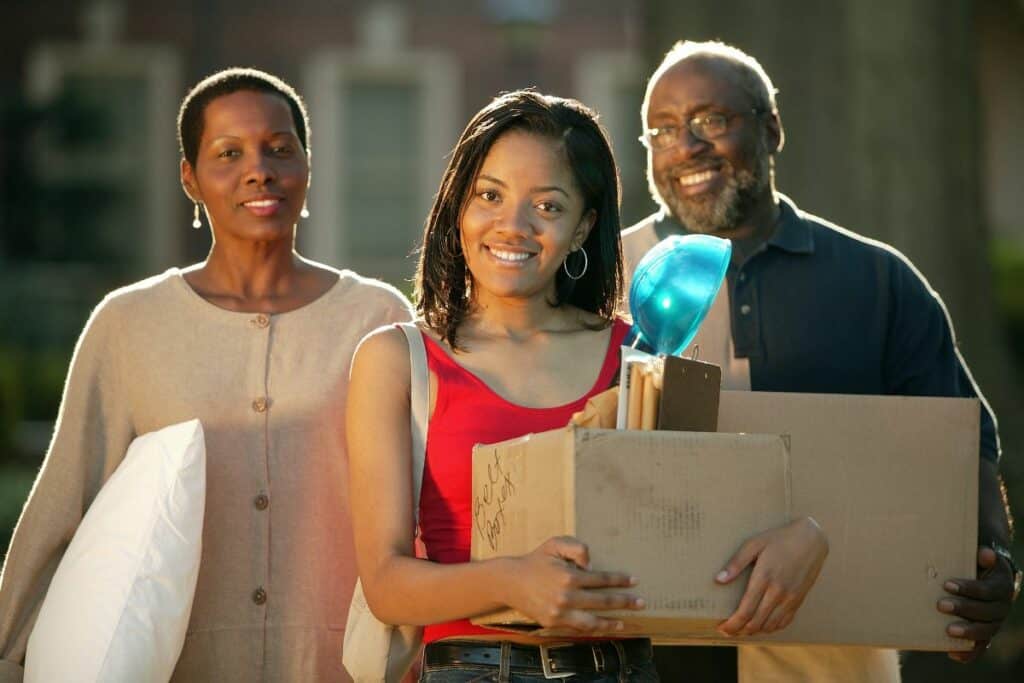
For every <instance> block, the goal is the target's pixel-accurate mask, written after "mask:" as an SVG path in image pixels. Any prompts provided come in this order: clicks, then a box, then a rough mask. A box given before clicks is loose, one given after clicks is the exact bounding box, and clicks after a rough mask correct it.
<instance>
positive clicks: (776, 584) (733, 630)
mask: <svg viewBox="0 0 1024 683" xmlns="http://www.w3.org/2000/svg"><path fill="white" fill-rule="evenodd" d="M827 555H828V540H827V539H826V538H825V532H823V531H822V530H821V527H819V526H818V523H817V522H815V521H814V519H812V518H811V517H804V518H802V519H798V520H796V521H794V522H791V523H790V524H787V525H786V526H783V527H778V528H776V529H770V530H768V531H765V532H762V533H760V534H758V535H757V536H754V537H753V538H751V539H749V540H748V541H747V542H746V543H744V544H743V545H742V546H741V547H740V549H739V550H738V551H736V554H735V555H733V556H732V558H731V559H730V560H729V562H728V564H726V566H725V569H723V570H722V571H721V572H719V574H718V576H716V577H715V581H717V582H718V583H730V582H731V581H733V580H735V579H736V577H737V576H739V575H740V572H742V571H743V570H744V569H745V568H746V567H747V566H748V565H750V564H753V565H754V566H753V569H752V570H751V572H750V580H749V581H747V590H746V591H744V593H743V598H742V599H741V600H740V604H739V607H737V608H736V611H735V612H733V614H732V616H730V617H729V618H728V619H726V620H725V621H723V622H722V623H721V624H719V625H718V631H719V633H721V634H722V635H726V636H735V635H741V636H752V635H754V634H756V633H772V632H773V631H778V630H779V629H783V628H786V627H787V626H789V623H790V622H791V621H793V617H794V616H796V611H797V609H798V608H799V607H800V605H801V604H802V603H803V601H804V598H805V597H807V592H808V591H810V590H811V586H812V585H814V580H815V579H817V578H818V573H819V572H820V571H821V565H822V564H824V562H825V557H826V556H827Z"/></svg>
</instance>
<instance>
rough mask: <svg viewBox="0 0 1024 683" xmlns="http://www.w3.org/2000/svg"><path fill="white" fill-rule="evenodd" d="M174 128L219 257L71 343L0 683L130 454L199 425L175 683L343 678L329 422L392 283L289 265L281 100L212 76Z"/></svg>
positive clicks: (10, 596) (19, 555)
mask: <svg viewBox="0 0 1024 683" xmlns="http://www.w3.org/2000/svg"><path fill="white" fill-rule="evenodd" d="M178 134H179V139H180V141H181V150H182V161H181V181H182V185H183V187H184V190H185V192H186V193H187V195H188V198H189V199H190V200H192V201H193V202H195V203H196V205H195V218H196V221H198V220H199V210H200V207H202V208H204V209H205V213H206V218H207V219H208V222H209V226H210V230H211V231H212V234H213V246H212V248H211V250H210V254H209V256H208V257H207V258H206V260H205V261H204V262H202V263H199V264H196V265H193V266H191V267H188V268H185V269H181V270H179V269H177V268H172V269H171V270H168V271H167V272H165V273H163V274H162V275H157V276H155V277H152V278H150V279H148V280H144V281H142V282H139V283H136V284H134V285H130V286H128V287H125V288H123V289H120V290H118V291H116V292H113V293H112V294H110V295H109V296H108V297H107V298H106V299H105V300H104V301H103V303H101V304H100V305H99V306H98V307H97V309H96V310H95V311H94V312H93V315H92V317H91V318H90V320H89V323H88V324H87V325H86V328H85V331H84V332H83V333H82V337H81V340H80V341H79V343H78V346H77V348H76V350H75V355H74V359H73V360H72V364H71V370H70V373H69V376H68V381H67V384H66V386H65V389H64V397H63V401H62V404H61V410H60V418H59V421H58V423H57V431H56V434H55V435H54V439H53V443H52V444H51V446H50V450H49V452H48V454H47V456H46V460H45V462H44V464H43V468H42V470H41V472H40V475H39V479H38V481H37V482H36V485H35V487H34V488H33V490H32V494H31V496H30V498H29V501H28V503H27V504H26V506H25V510H24V512H23V513H22V516H21V520H20V521H19V523H18V527H17V530H16V531H15V534H14V539H13V541H12V543H11V548H10V552H9V554H8V555H7V559H6V563H5V565H4V570H3V579H2V584H0V656H2V660H0V681H7V680H11V681H14V680H21V664H22V661H23V658H24V655H25V644H26V639H27V637H28V634H29V632H30V631H31V629H32V625H33V622H34V619H35V614H36V611H37V609H38V606H39V604H40V601H41V600H42V597H43V595H44V594H45V593H46V588H47V586H48V585H49V582H50V578H51V577H52V575H53V571H54V569H55V567H56V565H57V562H58V561H59V560H60V557H61V555H62V553H63V552H64V549H65V548H66V547H67V542H68V539H70V538H71V536H72V535H73V534H74V532H75V529H76V528H77V525H78V523H79V522H80V520H81V518H82V515H83V514H84V512H85V510H86V509H87V508H88V507H89V505H90V503H91V502H92V500H93V499H94V498H95V496H96V493H97V492H98V491H99V489H100V487H101V486H102V485H103V483H104V481H105V480H106V478H107V477H108V476H110V473H111V472H112V471H113V470H114V469H115V468H116V467H117V465H118V464H119V463H120V462H121V459H122V458H123V456H124V454H125V450H126V448H127V446H128V444H129V442H130V441H131V440H132V439H133V438H134V437H135V436H137V435H140V434H143V433H146V432H150V431H153V430H156V429H160V428H162V427H165V426H167V425H170V424H174V423H176V422H181V421H183V420H187V419H191V418H196V417H198V418H199V419H200V420H201V421H202V423H203V427H204V431H205V435H206V453H207V495H206V513H205V519H204V524H203V550H202V560H201V566H200V570H199V580H198V585H197V587H196V593H195V599H194V602H193V606H192V613H191V619H190V622H189V626H188V635H187V638H186V641H185V645H184V648H183V650H182V653H181V657H180V658H179V660H178V665H177V669H176V670H175V672H174V676H173V679H172V680H174V681H188V682H189V683H195V682H197V681H211V682H213V681H216V682H217V683H223V682H225V681H344V680H347V677H346V676H345V675H344V673H343V672H342V671H341V666H340V654H341V646H342V638H343V632H344V626H345V618H346V608H347V606H348V604H349V600H350V598H351V594H352V587H353V584H354V583H355V575H356V570H355V563H354V561H353V559H352V554H353V551H352V548H351V543H350V541H349V539H350V537H351V533H350V530H349V516H348V512H347V509H348V505H347V503H348V501H347V491H346V489H345V478H346V470H345V463H346V459H345V457H344V456H345V454H344V439H343V435H341V434H339V433H338V432H337V429H336V428H335V427H334V425H336V424H337V422H338V420H340V419H341V414H342V410H343V409H344V405H343V404H344V397H345V391H346V385H347V380H348V372H349V364H350V361H351V358H352V353H353V351H354V349H355V346H356V343H357V342H358V341H359V339H361V338H362V337H363V336H364V335H365V334H366V333H367V332H368V331H370V330H372V329H374V328H376V327H378V326H379V325H382V324H387V323H389V322H394V321H400V320H408V319H409V318H410V317H411V311H410V310H409V309H408V304H407V303H406V302H405V300H404V298H403V297H402V296H401V295H400V294H399V293H398V292H396V291H395V290H394V289H392V288H390V287H387V286H385V285H382V284H381V283H378V282H374V281H372V280H367V279H365V278H361V277H359V276H357V275H355V274H354V273H352V272H349V271H337V270H334V269H331V268H328V267H326V266H322V265H320V264H317V263H314V262H312V261H308V260H306V259H304V258H302V257H301V256H299V254H297V253H296V252H295V250H294V244H295V231H296V224H297V223H298V222H299V219H300V214H301V212H302V209H303V205H304V203H305V200H306V189H307V186H308V184H309V172H310V171H309V147H308V142H309V123H308V119H307V116H306V110H305V107H304V106H303V104H302V100H301V99H300V98H299V96H298V95H297V94H296V93H295V91H294V90H292V88H291V87H289V86H288V85H287V84H285V83H284V82H282V81H281V80H280V79H277V78H275V77H274V76H271V75H269V74H265V73H262V72H258V71H254V70H248V69H229V70H227V71H222V72H220V73H217V74H214V75H213V76H211V77H209V78H207V79H205V80H203V81H202V82H200V83H199V84H198V85H196V86H195V88H193V89H192V91H191V92H190V93H189V94H188V96H187V97H186V98H185V100H184V102H183V103H182V105H181V110H180V114H179V128H178ZM182 228H183V229H189V228H187V227H186V226H182Z"/></svg>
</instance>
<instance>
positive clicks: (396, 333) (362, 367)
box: [352, 325, 409, 384]
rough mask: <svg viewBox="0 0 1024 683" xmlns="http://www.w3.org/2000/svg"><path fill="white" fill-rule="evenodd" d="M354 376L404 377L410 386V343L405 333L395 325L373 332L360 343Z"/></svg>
mask: <svg viewBox="0 0 1024 683" xmlns="http://www.w3.org/2000/svg"><path fill="white" fill-rule="evenodd" d="M352 365H353V369H352V374H353V377H355V376H356V375H357V373H358V374H360V375H362V374H368V375H372V376H376V377H378V378H385V377H393V376H399V375H400V376H402V377H404V378H406V384H408V377H409V343H408V341H407V340H406V338H405V333H404V332H402V330H400V329H399V328H398V327H396V326H394V325H384V326H382V327H378V328H377V329H375V330H373V331H372V332H370V333H369V334H367V335H366V336H365V337H363V339H362V341H360V342H359V346H358V347H357V348H356V353H355V358H354V359H353V361H352Z"/></svg>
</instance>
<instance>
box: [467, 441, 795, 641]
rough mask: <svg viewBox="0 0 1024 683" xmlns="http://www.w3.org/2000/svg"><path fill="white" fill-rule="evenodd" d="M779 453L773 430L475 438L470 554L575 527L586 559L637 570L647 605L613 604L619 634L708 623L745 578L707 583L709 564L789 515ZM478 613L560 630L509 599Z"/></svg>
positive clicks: (513, 551)
mask: <svg viewBox="0 0 1024 683" xmlns="http://www.w3.org/2000/svg"><path fill="white" fill-rule="evenodd" d="M788 453H789V449H788V445H787V443H786V439H785V438H784V437H780V436H777V435H740V434H714V433H704V434H699V433H689V432H662V431H646V432H645V431H625V430H596V429H581V428H574V427H567V428H565V429H560V430H554V431H551V432H545V433H542V434H532V435H529V436H525V437H522V438H520V439H515V440H512V441H506V442H503V443H500V444H496V445H491V446H477V447H476V448H474V450H473V491H474V493H473V496H474V503H473V543H472V557H473V559H486V558H489V557H499V556H505V555H520V554H524V553H528V552H530V551H532V550H534V549H535V548H536V547H537V546H539V545H540V544H541V543H543V542H544V541H545V540H547V539H548V538H551V537H552V536H561V535H571V536H577V537H578V538H580V539H583V540H584V541H585V542H586V543H587V546H588V548H589V550H590V557H591V565H592V566H593V567H594V568H596V569H606V570H616V571H627V572H630V573H632V574H634V575H635V576H637V578H638V580H639V582H640V584H639V586H638V587H637V590H638V592H640V593H641V594H642V595H643V596H644V598H645V599H646V601H647V604H648V606H647V609H646V610H644V611H642V612H636V611H630V610H623V611H617V612H611V614H615V615H616V616H618V617H620V618H621V619H623V620H624V621H625V623H626V629H625V633H626V634H630V633H632V634H651V633H659V634H664V635H666V636H672V637H678V636H685V635H691V634H707V633H710V632H713V630H714V627H715V625H717V624H718V623H719V622H720V621H721V620H722V619H724V618H726V617H727V616H728V615H729V614H731V613H732V612H733V610H734V609H735V607H736V605H737V604H738V603H739V599H740V596H741V594H742V589H743V585H744V584H745V582H744V581H740V582H738V583H735V584H734V585H731V586H717V585H715V583H714V576H715V574H717V573H718V572H719V571H720V570H721V569H722V567H723V566H724V565H725V563H726V562H727V561H728V559H729V558H730V557H731V556H732V554H733V553H734V552H735V551H736V550H737V549H738V548H739V546H740V544H741V543H742V542H743V540H744V539H746V538H747V537H749V536H751V535H753V534H755V533H757V532H759V531H761V530H763V529H766V528H771V527H774V526H778V525H780V524H784V523H785V522H786V521H787V520H788V519H789V507H790V504H789V498H790V493H789V467H788V458H789V455H788ZM726 482H728V486H729V490H728V495H722V491H723V486H724V485H725V484H726ZM486 621H487V622H488V623H495V622H499V623H502V624H504V625H506V626H508V627H512V628H521V629H522V630H525V631H530V632H536V633H538V634H549V635H559V634H564V632H559V631H537V630H536V626H535V625H533V624H531V622H530V620H529V619H527V618H526V617H525V616H524V615H522V614H518V613H516V612H513V611H507V612H502V613H501V614H499V615H491V617H490V618H489V619H486ZM620 635H621V634H620Z"/></svg>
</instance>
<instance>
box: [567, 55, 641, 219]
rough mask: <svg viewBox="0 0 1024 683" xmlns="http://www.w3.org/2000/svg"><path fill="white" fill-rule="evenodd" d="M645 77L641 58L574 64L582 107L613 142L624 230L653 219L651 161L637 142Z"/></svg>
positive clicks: (588, 58)
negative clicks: (597, 117)
mask: <svg viewBox="0 0 1024 683" xmlns="http://www.w3.org/2000/svg"><path fill="white" fill-rule="evenodd" d="M645 78H646V74H645V70H644V66H643V62H642V60H641V59H640V57H639V56H637V55H634V54H632V53H629V52H620V51H609V52H589V53H584V54H583V55H582V56H581V57H580V59H579V61H578V62H577V63H576V91H577V93H578V98H579V100H580V101H581V102H583V103H584V104H586V105H588V106H589V107H591V108H592V109H594V110H595V111H597V113H598V114H599V115H600V117H601V119H600V120H601V124H602V125H603V126H604V127H605V130H607V131H608V135H609V136H610V137H611V139H612V150H613V151H614V153H615V161H616V162H617V163H618V165H619V174H620V175H621V178H622V227H624V228H627V227H629V226H630V225H633V224H634V223H636V222H637V221H639V220H641V219H642V218H644V217H646V216H648V215H649V214H651V213H652V212H653V211H654V209H655V206H654V204H653V201H652V200H651V196H650V193H648V191H647V176H646V168H647V155H646V152H645V151H644V148H643V145H641V144H640V142H639V141H637V137H638V136H639V135H640V133H642V132H643V130H642V126H641V122H640V104H641V103H642V102H643V97H644V88H645V86H646V85H647V83H646V80H645Z"/></svg>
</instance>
